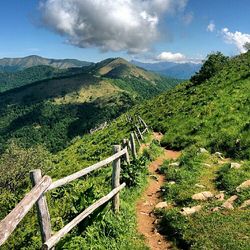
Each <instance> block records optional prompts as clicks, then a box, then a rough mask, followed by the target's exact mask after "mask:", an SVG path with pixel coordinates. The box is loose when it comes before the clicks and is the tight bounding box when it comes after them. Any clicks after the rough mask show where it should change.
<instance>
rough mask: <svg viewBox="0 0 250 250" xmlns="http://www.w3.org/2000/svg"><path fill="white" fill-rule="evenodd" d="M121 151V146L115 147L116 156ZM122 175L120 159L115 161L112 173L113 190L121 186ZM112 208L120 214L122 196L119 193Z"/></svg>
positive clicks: (113, 201) (114, 198)
mask: <svg viewBox="0 0 250 250" xmlns="http://www.w3.org/2000/svg"><path fill="white" fill-rule="evenodd" d="M119 151H121V146H120V145H114V146H113V152H114V154H116V153H118V152H119ZM120 174H121V159H120V158H118V159H116V160H114V161H113V171H112V190H113V189H115V188H117V187H119V186H120ZM112 206H113V210H114V212H115V213H118V212H119V207H120V196H119V193H117V194H116V195H115V196H114V197H113V200H112Z"/></svg>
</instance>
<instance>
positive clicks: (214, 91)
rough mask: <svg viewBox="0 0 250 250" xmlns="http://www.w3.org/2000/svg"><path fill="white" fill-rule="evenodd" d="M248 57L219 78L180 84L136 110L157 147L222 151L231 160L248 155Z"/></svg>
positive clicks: (225, 69) (234, 60) (229, 64)
mask: <svg viewBox="0 0 250 250" xmlns="http://www.w3.org/2000/svg"><path fill="white" fill-rule="evenodd" d="M249 66H250V53H249V52H248V53H246V54H242V55H240V56H237V57H234V58H232V59H230V60H228V62H227V63H226V65H225V66H224V67H223V69H221V70H220V71H219V73H218V74H216V75H214V76H213V77H211V78H210V79H209V80H207V81H205V82H203V83H201V84H199V85H197V86H195V85H194V84H193V83H190V82H185V83H182V84H180V85H178V86H177V87H175V88H174V89H172V90H170V91H167V92H166V93H163V94H161V95H159V96H158V97H155V98H153V99H152V100H149V101H147V102H145V103H143V104H142V105H139V106H136V108H135V109H133V110H132V111H131V114H133V113H139V114H140V115H141V116H142V117H143V118H144V119H145V121H146V122H147V124H149V126H151V127H152V128H153V129H154V130H155V131H160V132H162V133H164V138H163V140H162V145H163V146H167V147H169V148H172V149H177V150H180V149H184V148H185V147H188V146H190V145H196V146H197V147H205V148H207V149H208V150H209V151H210V152H216V151H219V152H222V153H224V154H225V155H226V156H228V157H231V158H240V159H247V158H249V156H250V151H249V150H250V129H249V124H250V117H249V114H250V105H249V103H250V74H249Z"/></svg>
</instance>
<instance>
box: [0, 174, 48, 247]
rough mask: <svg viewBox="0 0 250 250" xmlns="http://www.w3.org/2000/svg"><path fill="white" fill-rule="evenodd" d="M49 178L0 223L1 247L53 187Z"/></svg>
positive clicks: (41, 182)
mask: <svg viewBox="0 0 250 250" xmlns="http://www.w3.org/2000/svg"><path fill="white" fill-rule="evenodd" d="M51 183H52V180H51V178H50V177H49V176H44V177H43V178H42V179H41V181H40V182H39V183H38V184H37V185H36V186H35V187H34V188H32V190H31V191H30V192H29V193H28V194H27V195H26V196H25V197H24V198H23V199H22V200H21V201H20V202H19V203H18V205H17V206H16V207H15V208H14V209H13V210H12V211H11V212H10V213H9V214H8V215H7V216H6V217H5V218H4V219H3V220H2V221H1V222H0V246H1V245H2V244H3V243H4V242H5V241H6V240H7V239H8V237H9V236H10V235H11V233H12V232H13V231H14V230H15V228H16V227H17V225H18V224H19V223H20V221H21V220H22V219H23V217H24V216H25V215H26V214H27V213H28V212H29V210H30V209H31V208H32V207H33V205H34V204H35V203H36V202H37V200H38V199H39V198H40V197H41V195H42V194H43V193H44V192H45V191H46V190H47V189H48V187H49V186H50V185H51Z"/></svg>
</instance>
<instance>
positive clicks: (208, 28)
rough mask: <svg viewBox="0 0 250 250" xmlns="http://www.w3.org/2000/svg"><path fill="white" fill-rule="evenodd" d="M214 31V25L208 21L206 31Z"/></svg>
mask: <svg viewBox="0 0 250 250" xmlns="http://www.w3.org/2000/svg"><path fill="white" fill-rule="evenodd" d="M214 30H215V23H214V21H210V23H209V24H208V26H207V31H209V32H214Z"/></svg>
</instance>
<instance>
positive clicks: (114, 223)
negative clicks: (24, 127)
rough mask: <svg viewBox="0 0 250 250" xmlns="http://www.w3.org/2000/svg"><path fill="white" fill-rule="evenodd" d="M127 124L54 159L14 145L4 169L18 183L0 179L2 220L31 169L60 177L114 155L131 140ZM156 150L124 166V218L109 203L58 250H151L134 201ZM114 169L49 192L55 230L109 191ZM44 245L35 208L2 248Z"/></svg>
mask: <svg viewBox="0 0 250 250" xmlns="http://www.w3.org/2000/svg"><path fill="white" fill-rule="evenodd" d="M124 120H125V117H124V116H123V117H121V118H119V119H117V120H116V121H114V122H112V123H111V124H110V125H109V127H107V128H106V129H104V130H102V131H99V132H96V133H95V134H93V135H85V136H83V138H76V139H75V140H74V141H72V143H71V146H69V147H68V148H67V149H65V150H63V151H61V152H60V153H58V154H57V155H54V156H52V155H51V154H50V153H48V152H46V150H45V149H43V148H41V147H38V148H34V149H32V150H31V149H28V150H23V149H20V148H18V147H17V146H16V145H12V146H10V147H9V148H8V151H6V153H5V154H4V155H3V157H2V158H1V161H0V169H4V167H5V169H6V167H10V168H11V173H12V174H11V176H12V177H13V178H15V179H16V181H14V182H13V181H10V183H11V186H9V185H8V183H9V181H8V180H10V178H9V177H8V176H4V175H1V177H0V185H1V189H0V190H1V191H0V219H2V218H3V217H4V216H5V215H6V214H7V213H8V212H9V211H10V210H11V209H12V208H13V207H15V205H16V204H17V203H18V201H20V199H21V198H22V197H23V195H24V194H25V193H26V192H27V191H28V190H30V188H31V185H30V180H29V174H28V172H29V170H31V169H34V168H41V169H42V171H43V173H44V174H48V175H50V176H51V177H52V178H53V179H59V178H62V177H64V176H67V175H69V174H72V173H74V172H76V171H78V170H80V169H83V168H85V167H87V166H90V165H92V164H93V163H96V162H98V161H100V160H102V159H104V158H106V157H108V156H110V155H112V145H115V144H120V143H121V141H122V139H123V138H128V137H129V133H130V132H131V130H132V129H133V128H132V127H131V124H130V123H126V122H124ZM137 147H138V145H137ZM152 149H154V150H150V152H148V153H147V154H146V155H147V156H146V157H145V156H142V157H140V158H139V159H138V160H137V161H133V162H132V165H131V166H130V167H126V165H122V182H123V181H125V182H126V183H127V187H126V189H125V190H124V191H122V192H121V212H120V214H119V215H114V214H113V212H112V211H111V209H110V204H108V205H105V206H103V207H101V208H100V209H98V211H97V212H96V213H94V214H93V215H91V216H89V217H88V218H87V219H85V220H84V221H83V222H82V223H80V225H79V226H78V227H76V228H75V229H74V230H72V232H71V233H70V234H68V235H67V236H66V237H65V238H63V239H62V241H60V243H59V244H58V245H57V249H84V250H85V249H86V250H87V249H90V248H92V249H98V250H104V249H107V246H109V249H114V250H115V249H122V250H126V249H135V250H145V249H147V247H146V246H145V245H144V242H143V240H142V238H141V236H140V235H138V233H137V232H136V217H135V211H134V210H135V201H136V198H137V197H138V196H139V195H140V193H141V192H142V190H143V188H144V186H145V184H146V175H147V168H146V165H147V163H148V161H149V159H152V158H153V156H155V155H157V152H158V148H157V146H156V145H154V146H153V147H152ZM26 163H27V164H26ZM20 166H23V167H20ZM111 171H112V170H111V166H110V165H109V166H107V167H106V168H103V169H100V170H98V171H96V172H94V173H93V174H90V175H88V176H86V177H84V178H81V179H79V180H76V181H74V182H72V183H70V184H69V185H66V186H64V187H60V188H57V189H55V190H54V191H52V192H49V194H48V196H47V197H48V201H49V202H48V203H49V208H50V212H51V218H52V227H53V230H54V231H57V230H59V229H60V228H62V227H63V226H64V225H66V224H67V223H68V222H69V221H71V220H72V219H73V218H74V217H75V216H76V215H77V214H79V213H80V212H81V211H83V210H84V209H85V208H87V207H88V206H89V205H91V204H93V203H94V202H95V201H96V200H97V199H99V198H101V197H102V196H103V195H105V194H107V193H108V192H109V191H110V189H111ZM17 239H18V240H17ZM40 247H41V237H40V233H39V230H38V221H37V219H36V213H35V210H32V211H31V212H30V213H29V214H28V215H27V216H26V217H25V219H24V221H23V222H22V223H21V224H20V225H19V226H18V228H17V230H15V232H14V234H13V235H12V236H11V238H10V239H9V240H8V242H7V243H6V244H5V245H4V246H3V247H2V248H1V249H3V250H5V249H27V250H28V249H32V250H33V249H40Z"/></svg>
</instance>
